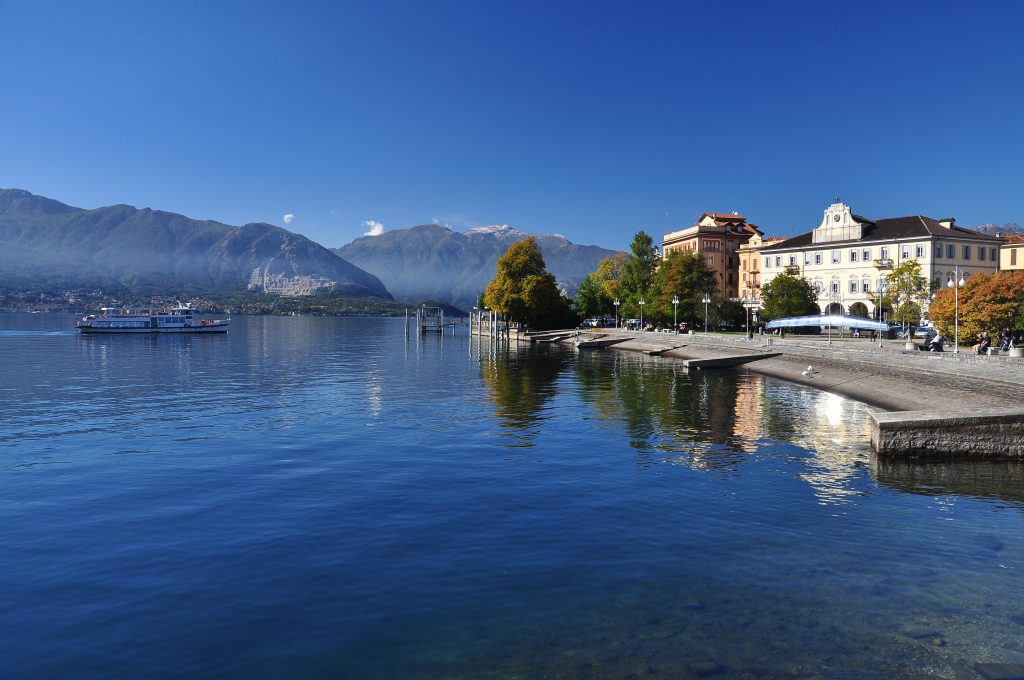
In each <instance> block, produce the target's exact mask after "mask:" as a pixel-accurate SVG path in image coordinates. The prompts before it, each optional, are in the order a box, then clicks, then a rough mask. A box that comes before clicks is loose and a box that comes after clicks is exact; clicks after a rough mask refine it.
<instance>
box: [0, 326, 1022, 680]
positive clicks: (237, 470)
mask: <svg viewBox="0 0 1024 680" xmlns="http://www.w3.org/2000/svg"><path fill="white" fill-rule="evenodd" d="M73 321H74V319H73V318H72V317H71V316H69V315H52V314H31V315H30V314H0V378H2V379H0V406H2V408H0V469H2V475H3V476H2V487H0V488H2V491H0V631H2V632H0V642H2V646H0V675H2V676H3V677H5V678H58V677H60V678H66V677H89V678H103V677H117V678H196V677H216V678H254V677H268V678H280V677H302V678H322V677H339V678H632V677H635V678H645V677H651V678H662V677H683V678H685V677H708V676H713V677H716V678H752V677H827V678H846V677H849V678H862V677H878V678H883V677H884V678H891V677H920V676H926V675H930V676H932V677H947V678H970V677H978V676H977V675H976V671H975V669H976V664H978V663H1002V664H1014V663H1018V664H1019V663H1024V600H1022V599H1021V593H1022V585H1024V573H1022V565H1024V542H1022V541H1021V538H1022V536H1024V466H1022V465H1021V464H1014V463H975V464H965V463H961V464H947V465H941V464H914V463H891V462H890V463H886V462H884V461H882V462H879V461H876V460H874V458H873V456H872V454H871V449H870V441H869V430H868V422H867V417H866V413H867V409H866V407H865V406H864V405H862V404H859V403H856V402H851V401H848V400H844V399H842V398H839V397H836V396H833V395H829V394H826V393H822V392H817V391H814V390H811V389H808V388H804V387H802V386H798V385H792V384H788V383H785V382H781V381H776V380H771V379H766V378H763V377H760V376H757V375H754V374H750V373H746V372H730V371H724V372H695V373H692V374H688V373H687V372H685V371H684V370H683V369H682V368H681V367H679V366H678V365H676V364H674V363H672V362H671V361H669V360H663V359H660V358H651V357H644V356H640V355H635V354H630V353H624V352H614V351H607V350H606V351H604V352H595V353H583V354H575V353H574V352H572V351H566V350H565V349H539V350H533V349H515V348H513V349H511V350H509V349H505V348H496V347H495V346H493V345H491V344H490V343H489V341H488V340H487V339H486V338H484V339H482V340H481V339H478V338H470V337H468V336H467V334H466V331H465V328H464V327H463V328H460V329H459V333H458V334H457V335H456V336H454V337H453V336H451V335H447V336H444V337H437V336H436V335H434V336H427V337H418V336H416V335H415V334H413V335H412V336H411V337H408V338H407V337H406V335H405V334H404V333H403V331H402V328H403V325H402V320H401V319H334V318H301V317H300V318H276V317H242V318H235V319H234V320H233V321H232V327H231V331H230V333H228V334H227V335H226V336H177V337H175V336H166V335H165V336H84V337H82V336H77V335H75V334H74V333H73V332H71V330H70V329H71V328H72V327H73Z"/></svg>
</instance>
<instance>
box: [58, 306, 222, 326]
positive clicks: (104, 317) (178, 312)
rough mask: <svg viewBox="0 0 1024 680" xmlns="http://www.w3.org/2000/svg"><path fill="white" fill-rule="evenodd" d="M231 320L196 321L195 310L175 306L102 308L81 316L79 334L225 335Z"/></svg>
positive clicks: (188, 307)
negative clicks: (143, 308) (158, 308)
mask: <svg viewBox="0 0 1024 680" xmlns="http://www.w3.org/2000/svg"><path fill="white" fill-rule="evenodd" d="M230 323H231V319H197V318H196V314H195V310H194V309H192V307H190V306H188V305H178V306H177V307H172V308H171V309H166V310H159V311H155V310H152V309H150V310H142V309H133V308H125V309H118V308H116V307H103V308H102V309H100V313H99V314H98V315H96V314H90V315H89V316H85V317H82V319H81V321H79V322H78V323H76V324H75V327H76V328H78V332H79V333H226V332H227V330H228V325H229V324H230Z"/></svg>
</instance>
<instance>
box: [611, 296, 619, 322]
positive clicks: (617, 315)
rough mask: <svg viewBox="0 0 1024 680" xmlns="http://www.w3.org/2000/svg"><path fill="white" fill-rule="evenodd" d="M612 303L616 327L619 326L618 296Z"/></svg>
mask: <svg viewBox="0 0 1024 680" xmlns="http://www.w3.org/2000/svg"><path fill="white" fill-rule="evenodd" d="M612 304H613V305H615V327H616V328H618V327H619V298H615V302H613V303H612Z"/></svg>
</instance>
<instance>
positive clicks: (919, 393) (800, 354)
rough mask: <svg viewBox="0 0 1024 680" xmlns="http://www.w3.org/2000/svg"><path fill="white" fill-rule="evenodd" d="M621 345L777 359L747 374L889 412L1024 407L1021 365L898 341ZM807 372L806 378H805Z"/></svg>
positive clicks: (722, 337)
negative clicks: (925, 349)
mask: <svg viewBox="0 0 1024 680" xmlns="http://www.w3.org/2000/svg"><path fill="white" fill-rule="evenodd" d="M608 333H609V335H610V336H613V337H618V338H623V339H624V340H625V342H623V343H621V344H619V345H616V347H617V348H619V349H623V350H628V349H632V350H637V351H644V350H662V356H664V357H675V358H683V359H703V358H714V357H724V356H732V355H736V354H747V353H769V352H772V353H776V352H777V353H779V354H780V356H776V357H771V358H766V359H762V360H759V361H755V362H752V363H749V364H747V365H746V369H748V370H751V371H755V372H758V373H762V374H765V375H771V376H774V377H778V378H783V379H786V380H792V381H794V382H799V383H803V384H808V385H813V386H815V387H818V388H820V389H823V390H826V391H829V392H834V393H837V394H843V395H845V396H849V397H851V398H854V399H857V400H859V401H863V402H865V403H868V404H871V405H873V406H876V407H879V408H882V409H885V410H889V411H916V410H923V409H934V410H944V411H945V410H949V411H956V410H957V409H964V408H985V407H993V408H994V407H1007V406H1015V405H1019V404H1024V359H1021V358H1015V357H1009V356H978V355H976V354H975V353H974V351H973V350H972V349H971V348H970V347H966V348H963V347H962V348H961V352H960V354H954V353H953V352H952V351H946V352H942V353H933V352H920V351H918V352H908V351H905V350H904V341H902V340H891V341H890V340H887V341H883V343H882V347H881V348H880V347H879V346H878V342H877V341H875V342H872V341H870V340H868V339H866V338H849V337H846V338H835V337H834V338H832V342H831V343H830V342H829V341H828V338H827V337H825V336H795V335H790V336H787V337H786V338H784V339H780V338H779V337H778V336H759V335H755V336H754V339H753V340H747V339H746V338H745V337H744V336H743V335H734V334H716V333H712V334H709V335H707V336H705V335H704V334H702V333H695V334H693V335H675V334H671V333H652V332H638V331H621V330H620V331H615V330H613V331H610V332H608ZM809 366H810V367H811V368H812V370H811V371H810V372H808V371H807V368H808V367H809Z"/></svg>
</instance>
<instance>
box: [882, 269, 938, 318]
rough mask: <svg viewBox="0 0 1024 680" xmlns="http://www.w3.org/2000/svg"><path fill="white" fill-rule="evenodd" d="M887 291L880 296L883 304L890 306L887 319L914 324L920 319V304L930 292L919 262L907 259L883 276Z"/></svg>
mask: <svg viewBox="0 0 1024 680" xmlns="http://www.w3.org/2000/svg"><path fill="white" fill-rule="evenodd" d="M885 280H886V283H887V284H888V291H887V292H886V294H885V296H884V297H883V298H882V300H883V302H882V304H883V306H885V305H886V304H887V305H888V306H889V307H891V308H892V311H891V312H890V313H889V320H890V321H894V322H897V323H907V324H916V323H918V322H919V321H920V320H921V305H922V304H923V303H924V301H925V300H927V299H928V296H929V294H930V292H931V291H930V290H929V286H928V279H926V278H925V277H924V276H922V275H921V263H919V262H918V261H917V260H907V261H906V262H904V263H903V264H901V265H900V266H898V267H896V268H895V269H893V270H892V272H890V273H889V275H888V276H886V277H885Z"/></svg>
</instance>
